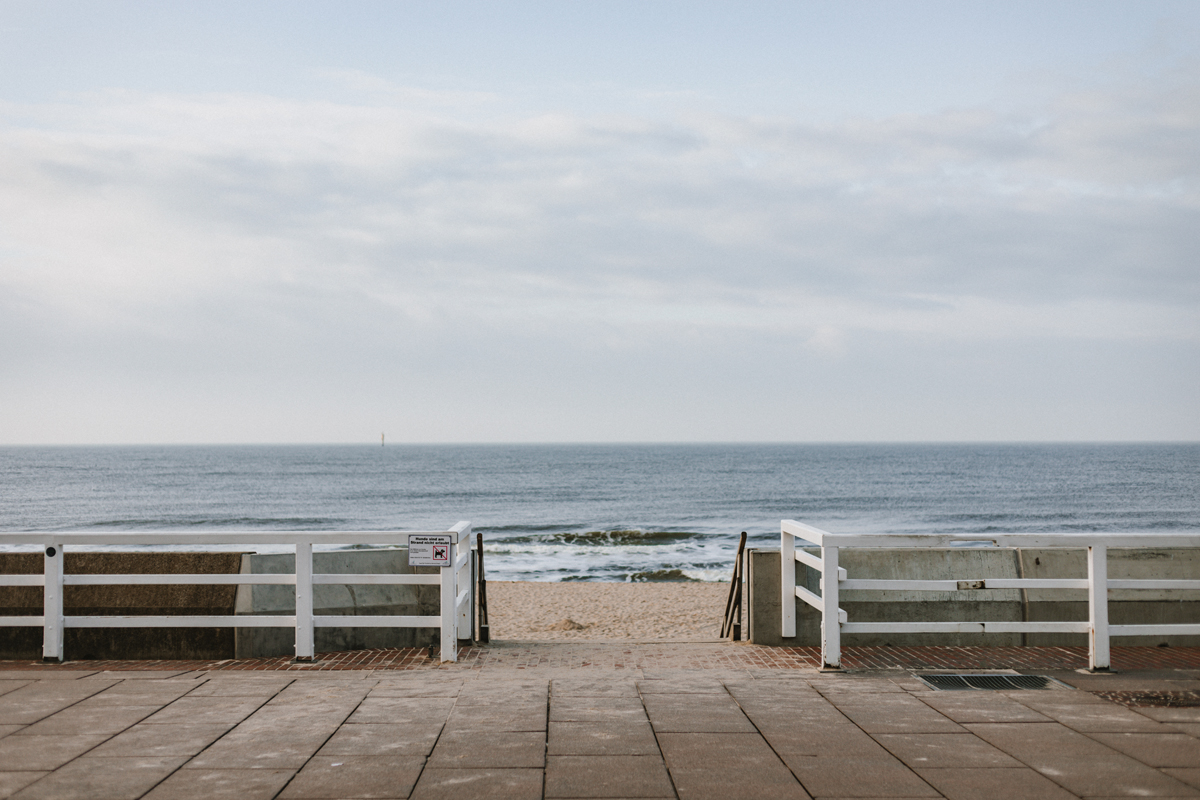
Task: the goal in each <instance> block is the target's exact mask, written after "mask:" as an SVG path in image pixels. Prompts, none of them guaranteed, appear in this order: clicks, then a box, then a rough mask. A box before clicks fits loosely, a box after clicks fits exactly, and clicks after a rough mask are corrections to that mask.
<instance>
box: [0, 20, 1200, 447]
mask: <svg viewBox="0 0 1200 800" xmlns="http://www.w3.org/2000/svg"><path fill="white" fill-rule="evenodd" d="M1198 181H1200V3H1195V2H1191V1H1190V0H1183V1H1180V2H1168V1H1164V0H1141V1H1140V2H1137V3H1130V2H1098V1H1093V2H1047V1H1046V0H1039V2H1023V1H1021V0H1018V1H1016V2H1005V3H964V2H960V1H959V0H953V1H947V2H929V1H922V0H916V1H915V2H905V3H895V2H837V3H829V2H821V3H817V2H721V3H716V2H655V1H654V0H639V1H638V2H603V3H599V2H597V3H575V2H478V3H464V2H428V3H426V2H386V3H385V2H339V3H333V2H328V3H313V2H295V1H294V0H290V1H289V2H244V1H242V0H239V1H238V2H221V1H220V0H214V1H213V2H205V3H194V2H145V3H142V2H120V0H115V1H114V2H105V3H95V2H60V1H59V0H37V1H36V2H23V1H22V2H17V1H15V0H0V444H104V443H127V444H142V443H146V444H149V443H163V444H168V443H291V442H295V443H302V442H303V443H308V442H314V443H315V442H363V443H371V442H378V441H379V437H380V435H381V433H386V435H387V440H388V441H389V442H390V443H396V444H402V443H405V442H412V443H425V442H732V441H745V442H829V441H860V442H861V441H888V442H891V441H1195V440H1200V214H1198V212H1200V185H1198Z"/></svg>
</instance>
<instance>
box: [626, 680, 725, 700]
mask: <svg viewBox="0 0 1200 800" xmlns="http://www.w3.org/2000/svg"><path fill="white" fill-rule="evenodd" d="M637 689H638V693H639V694H641V695H642V696H645V695H649V694H728V692H727V691H726V690H725V684H723V683H721V682H720V681H716V680H711V679H710V680H704V679H700V678H697V679H690V678H672V679H659V680H653V679H651V680H640V681H637Z"/></svg>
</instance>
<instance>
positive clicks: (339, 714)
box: [238, 706, 351, 733]
mask: <svg viewBox="0 0 1200 800" xmlns="http://www.w3.org/2000/svg"><path fill="white" fill-rule="evenodd" d="M350 711H351V709H350V708H341V709H336V710H330V709H327V708H323V707H320V706H318V707H316V708H309V707H307V706H263V707H262V708H260V709H258V710H257V711H255V712H254V713H253V714H251V715H250V716H248V717H246V718H245V719H244V720H242V721H241V722H240V723H239V724H238V731H239V732H241V733H247V732H251V731H263V732H265V733H274V732H275V731H279V730H287V729H291V730H300V729H316V728H322V729H325V728H328V729H332V728H336V727H337V726H338V725H341V724H342V723H343V722H345V721H346V718H347V717H348V716H350Z"/></svg>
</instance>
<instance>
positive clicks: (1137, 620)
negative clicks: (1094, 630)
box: [746, 548, 1200, 647]
mask: <svg viewBox="0 0 1200 800" xmlns="http://www.w3.org/2000/svg"><path fill="white" fill-rule="evenodd" d="M811 552H819V551H817V550H812V551H811ZM839 562H840V564H841V566H842V567H843V568H844V569H845V570H846V572H847V574H848V576H849V577H851V578H876V579H902V580H903V579H907V580H917V579H923V580H945V579H952V578H953V579H959V580H969V579H979V578H984V579H986V578H1021V577H1024V578H1086V577H1087V563H1086V555H1085V552H1084V551H1082V550H1033V549H1024V550H1021V549H1015V548H945V549H928V550H920V549H907V548H905V549H900V548H896V549H874V548H871V549H868V548H860V549H843V550H841V551H840V553H839ZM748 566H749V569H748V578H747V594H748V596H747V599H746V608H747V612H748V616H749V624H748V629H749V636H750V641H752V642H754V643H755V644H764V645H770V646H781V645H792V646H795V645H801V646H811V645H819V644H820V630H821V628H820V625H821V617H820V614H819V613H818V612H817V610H816V609H814V608H812V607H811V606H809V605H808V604H806V603H804V602H802V601H800V600H797V601H796V620H797V625H796V637H795V638H794V639H787V640H785V639H784V638H783V637H782V635H781V620H780V616H781V593H780V586H779V551H778V550H751V551H749V557H748ZM796 573H797V582H801V581H803V585H804V586H806V587H807V588H808V589H809V590H810V591H813V592H816V593H818V594H819V593H820V590H819V588H818V583H817V580H818V576H817V573H816V571H815V570H813V569H810V568H809V567H806V566H805V565H803V564H797V565H796ZM1108 574H1109V578H1110V579H1118V578H1130V579H1132V578H1179V579H1197V578H1200V550H1197V549H1192V548H1189V549H1183V548H1180V549H1170V550H1167V549H1163V550H1118V549H1113V550H1109V559H1108ZM885 598H886V599H885ZM840 604H841V607H842V608H843V609H844V610H845V611H846V613H847V615H848V617H849V619H850V620H851V621H853V622H875V621H880V622H916V621H936V622H943V621H945V622H950V621H974V622H987V621H997V622H999V621H1011V622H1021V621H1050V620H1064V621H1076V620H1086V619H1087V593H1086V591H1084V590H1082V589H1080V590H1040V591H1039V590H1031V591H1022V590H1017V589H1008V590H1006V589H985V590H964V591H955V592H915V591H900V592H886V593H885V592H864V591H847V590H843V591H842V593H841V597H840ZM1108 607H1109V621H1110V623H1111V624H1114V625H1118V624H1169V623H1188V622H1190V623H1195V622H1200V592H1196V591H1182V590H1155V591H1139V590H1132V589H1128V590H1116V591H1113V592H1111V593H1110V596H1109V606H1108ZM1087 641H1088V640H1087V636H1086V634H1051V633H1041V634H1021V633H962V634H947V633H908V634H842V642H843V644H846V645H894V646H897V647H899V646H918V645H945V646H990V647H1003V646H1015V645H1023V644H1025V645H1042V646H1082V645H1086V644H1087ZM1112 643H1113V645H1159V644H1169V645H1175V646H1184V645H1197V644H1200V636H1160V637H1129V636H1120V637H1113V639H1112Z"/></svg>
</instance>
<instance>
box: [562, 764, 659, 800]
mask: <svg viewBox="0 0 1200 800" xmlns="http://www.w3.org/2000/svg"><path fill="white" fill-rule="evenodd" d="M673 794H674V790H673V789H672V788H671V779H670V778H669V777H668V776H667V770H666V767H664V766H663V762H662V759H661V758H659V757H658V756H657V755H654V756H550V757H548V758H547V759H546V798H547V800H550V798H569V797H609V798H612V797H671V796H672V795H673Z"/></svg>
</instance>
